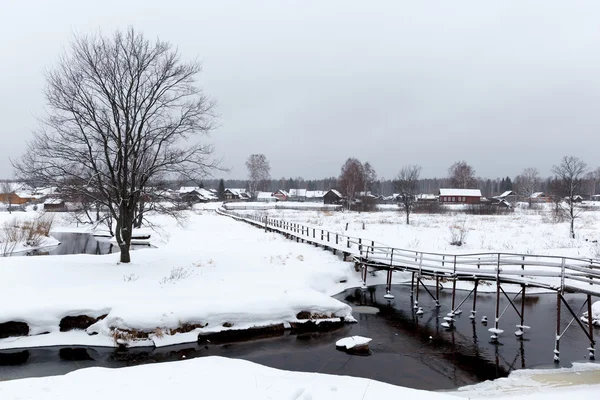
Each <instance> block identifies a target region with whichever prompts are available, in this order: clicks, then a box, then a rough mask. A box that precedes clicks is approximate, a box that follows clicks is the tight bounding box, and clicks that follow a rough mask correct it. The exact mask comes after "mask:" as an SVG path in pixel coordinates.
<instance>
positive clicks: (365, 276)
mask: <svg viewBox="0 0 600 400" xmlns="http://www.w3.org/2000/svg"><path fill="white" fill-rule="evenodd" d="M362 268H363V270H362V287H361V289H366V288H367V265H366V264H363V265H362Z"/></svg>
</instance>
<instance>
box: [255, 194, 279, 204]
mask: <svg viewBox="0 0 600 400" xmlns="http://www.w3.org/2000/svg"><path fill="white" fill-rule="evenodd" d="M277 200H278V199H277V197H275V196H273V193H271V192H258V193H257V194H256V201H260V202H263V203H273V202H276V201H277Z"/></svg>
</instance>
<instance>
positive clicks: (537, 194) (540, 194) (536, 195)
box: [531, 192, 546, 199]
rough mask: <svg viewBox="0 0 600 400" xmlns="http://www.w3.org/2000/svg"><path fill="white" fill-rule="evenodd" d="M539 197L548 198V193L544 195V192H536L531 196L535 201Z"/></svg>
mask: <svg viewBox="0 0 600 400" xmlns="http://www.w3.org/2000/svg"><path fill="white" fill-rule="evenodd" d="M538 197H546V193H544V192H535V193H533V194H532V195H531V198H533V199H535V198H538Z"/></svg>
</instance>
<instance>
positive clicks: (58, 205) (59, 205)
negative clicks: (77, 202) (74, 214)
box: [44, 198, 67, 212]
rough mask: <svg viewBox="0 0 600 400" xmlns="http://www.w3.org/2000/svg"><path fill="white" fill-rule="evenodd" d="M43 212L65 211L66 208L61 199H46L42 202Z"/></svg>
mask: <svg viewBox="0 0 600 400" xmlns="http://www.w3.org/2000/svg"><path fill="white" fill-rule="evenodd" d="M44 211H49V212H61V211H67V206H66V204H65V201H64V200H63V199H59V198H48V199H46V200H44Z"/></svg>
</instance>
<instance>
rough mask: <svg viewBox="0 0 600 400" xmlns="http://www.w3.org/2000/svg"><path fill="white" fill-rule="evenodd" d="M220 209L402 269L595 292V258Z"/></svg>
mask: <svg viewBox="0 0 600 400" xmlns="http://www.w3.org/2000/svg"><path fill="white" fill-rule="evenodd" d="M218 212H219V213H220V214H223V215H227V216H230V217H233V218H235V219H238V220H243V221H245V222H248V223H251V224H253V225H256V226H258V227H261V228H264V229H270V230H275V231H278V232H281V233H284V234H288V235H291V236H294V237H297V238H299V239H303V240H306V241H310V242H313V243H317V244H321V245H323V246H327V247H330V248H333V249H336V250H338V251H342V252H345V253H347V254H349V255H353V256H354V257H355V258H356V259H357V261H359V262H361V263H365V264H367V265H369V266H372V267H375V268H394V269H404V270H409V271H413V272H417V273H418V274H423V275H440V276H446V277H454V278H458V279H485V280H500V279H502V280H503V281H505V282H506V281H509V282H510V281H512V282H514V283H519V284H527V285H530V286H536V287H544V288H550V289H554V290H560V291H582V292H588V293H593V294H598V295H600V260H598V259H593V258H574V257H561V256H545V255H533V254H518V253H501V252H500V253H471V254H444V253H435V252H422V251H417V250H410V249H402V248H397V247H392V246H389V245H386V244H383V243H380V242H376V241H375V240H371V239H365V238H360V237H355V236H351V235H347V234H345V233H343V232H337V231H330V230H326V229H322V228H318V227H314V226H309V225H304V224H300V223H296V222H289V221H285V220H280V219H275V218H271V217H268V216H260V215H256V214H243V213H237V212H232V211H228V210H222V209H220V210H218Z"/></svg>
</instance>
